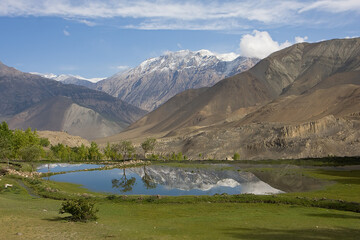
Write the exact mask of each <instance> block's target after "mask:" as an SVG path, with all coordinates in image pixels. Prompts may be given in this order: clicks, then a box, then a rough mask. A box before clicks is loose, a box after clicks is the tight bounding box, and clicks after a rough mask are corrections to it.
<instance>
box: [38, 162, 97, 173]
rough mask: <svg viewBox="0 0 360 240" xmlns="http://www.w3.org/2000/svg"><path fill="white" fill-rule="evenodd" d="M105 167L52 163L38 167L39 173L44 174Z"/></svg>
mask: <svg viewBox="0 0 360 240" xmlns="http://www.w3.org/2000/svg"><path fill="white" fill-rule="evenodd" d="M103 166H104V165H97V164H71V163H50V164H43V165H41V166H39V167H37V171H38V172H42V173H47V172H67V171H78V170H84V169H92V168H99V167H103Z"/></svg>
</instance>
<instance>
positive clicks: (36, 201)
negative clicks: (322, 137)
mask: <svg viewBox="0 0 360 240" xmlns="http://www.w3.org/2000/svg"><path fill="white" fill-rule="evenodd" d="M305 174H309V175H311V176H313V177H316V178H321V179H324V180H330V181H333V182H334V184H332V185H329V186H327V187H325V188H324V189H321V190H317V191H312V192H306V193H289V194H283V195H282V196H279V197H280V198H281V197H284V198H292V197H293V198H296V197H299V196H300V197H307V198H323V197H326V198H329V199H342V200H344V201H352V202H360V171H328V170H306V171H305ZM1 179H2V180H1V181H0V185H1V186H3V185H4V184H5V183H12V184H14V187H13V188H12V189H11V190H9V189H6V190H5V189H2V191H0V229H1V234H0V239H255V240H256V239H358V237H359V236H360V213H356V212H351V211H339V210H332V209H325V208H316V207H305V206H299V205H292V204H265V203H214V202H208V201H198V202H197V201H191V197H190V198H189V197H188V198H177V200H176V198H169V199H166V198H165V199H161V201H154V202H147V201H111V200H106V199H104V198H101V195H100V194H94V196H96V197H97V198H96V199H98V200H97V207H98V208H99V212H98V216H99V219H98V220H97V222H89V223H80V222H76V223H74V222H68V221H66V220H65V219H64V217H65V216H63V215H60V214H58V211H59V208H60V205H61V203H62V201H61V200H53V199H47V198H35V197H31V196H30V195H29V194H28V192H27V191H26V189H24V188H23V187H22V186H21V185H19V183H18V181H19V180H17V179H13V178H9V177H1ZM51 186H52V187H53V188H57V189H60V191H62V192H63V193H65V192H67V193H75V192H80V193H81V194H84V193H88V192H87V191H86V190H84V189H81V188H79V187H78V186H76V185H72V184H64V183H51ZM205 199H207V198H205ZM209 199H211V198H209ZM214 199H215V198H214ZM185 200H186V201H185Z"/></svg>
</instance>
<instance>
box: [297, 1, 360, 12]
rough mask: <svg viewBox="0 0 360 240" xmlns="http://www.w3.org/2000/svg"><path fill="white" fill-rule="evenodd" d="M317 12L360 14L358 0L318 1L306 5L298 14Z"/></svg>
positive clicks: (359, 2)
mask: <svg viewBox="0 0 360 240" xmlns="http://www.w3.org/2000/svg"><path fill="white" fill-rule="evenodd" d="M310 10H318V11H325V12H332V13H340V12H347V11H356V12H360V1H359V0H341V1H340V0H318V1H313V3H310V4H307V5H306V6H305V7H303V8H301V9H300V10H299V13H302V12H306V11H310Z"/></svg>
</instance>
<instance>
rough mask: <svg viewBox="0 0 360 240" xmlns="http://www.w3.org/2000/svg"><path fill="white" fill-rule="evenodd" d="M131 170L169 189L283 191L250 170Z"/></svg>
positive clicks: (260, 192)
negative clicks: (228, 188) (237, 188)
mask: <svg viewBox="0 0 360 240" xmlns="http://www.w3.org/2000/svg"><path fill="white" fill-rule="evenodd" d="M129 171H130V172H133V173H136V174H138V175H139V176H140V177H141V178H144V177H146V178H148V179H151V181H153V182H154V183H156V184H160V185H163V186H164V187H165V188H167V189H174V188H175V189H179V190H183V191H189V190H193V189H197V190H201V191H208V190H211V189H215V188H221V187H230V188H235V187H239V188H241V192H239V193H254V194H273V193H280V192H282V191H280V190H278V189H275V188H273V187H271V186H270V185H269V184H267V183H265V182H263V181H261V180H259V179H258V178H257V177H256V176H255V175H254V174H252V173H250V172H237V171H230V170H216V169H191V168H177V167H168V166H148V167H144V168H132V169H130V170H129Z"/></svg>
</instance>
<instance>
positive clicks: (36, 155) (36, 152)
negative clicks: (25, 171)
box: [19, 145, 43, 161]
mask: <svg viewBox="0 0 360 240" xmlns="http://www.w3.org/2000/svg"><path fill="white" fill-rule="evenodd" d="M19 154H20V156H21V159H22V160H25V161H36V160H39V159H40V157H41V155H42V154H43V149H42V148H41V147H40V146H39V145H28V146H25V147H22V148H20V150H19Z"/></svg>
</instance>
